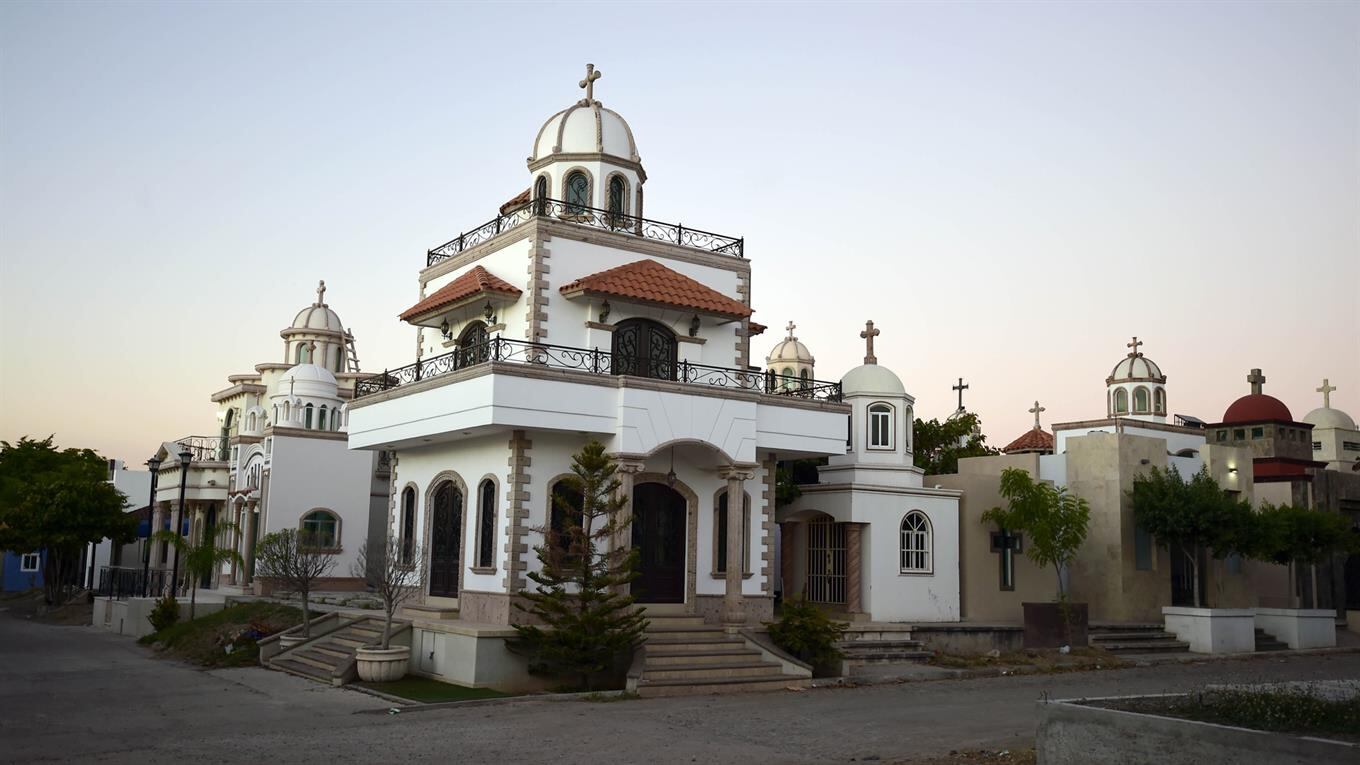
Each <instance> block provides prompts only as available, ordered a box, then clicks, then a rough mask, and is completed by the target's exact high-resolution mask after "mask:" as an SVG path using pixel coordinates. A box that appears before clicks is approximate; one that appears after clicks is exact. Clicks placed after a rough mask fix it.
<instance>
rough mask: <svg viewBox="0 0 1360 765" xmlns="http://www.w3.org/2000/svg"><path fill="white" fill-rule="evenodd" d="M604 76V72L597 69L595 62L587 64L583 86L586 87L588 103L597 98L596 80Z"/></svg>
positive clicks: (582, 81)
mask: <svg viewBox="0 0 1360 765" xmlns="http://www.w3.org/2000/svg"><path fill="white" fill-rule="evenodd" d="M602 76H604V72H597V71H595V65H594V64H586V78H585V79H584V80H581V87H583V88H585V89H586V103H587V104H588V103H590V102H591V101H594V100H595V81H596V80H598V79H600V78H601V77H602Z"/></svg>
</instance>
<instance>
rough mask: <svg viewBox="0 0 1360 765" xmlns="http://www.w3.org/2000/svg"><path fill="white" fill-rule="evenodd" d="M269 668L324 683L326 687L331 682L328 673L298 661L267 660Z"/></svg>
mask: <svg viewBox="0 0 1360 765" xmlns="http://www.w3.org/2000/svg"><path fill="white" fill-rule="evenodd" d="M269 666H270V668H272V669H278V670H282V671H284V672H288V673H290V674H294V675H301V676H302V677H306V678H309V679H312V680H316V681H318V682H322V683H326V684H327V685H329V684H330V682H331V673H330V672H329V671H327V670H324V669H321V668H319V667H314V666H312V665H310V664H304V663H302V662H300V661H294V660H292V659H279V658H275V659H270V660H269Z"/></svg>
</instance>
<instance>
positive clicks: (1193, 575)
mask: <svg viewBox="0 0 1360 765" xmlns="http://www.w3.org/2000/svg"><path fill="white" fill-rule="evenodd" d="M1185 557H1186V558H1188V559H1189V560H1190V589H1191V590H1192V594H1193V595H1194V604H1195V608H1203V607H1204V604H1202V603H1200V601H1199V546H1198V545H1197V546H1195V548H1194V552H1193V553H1191V552H1186V553H1185Z"/></svg>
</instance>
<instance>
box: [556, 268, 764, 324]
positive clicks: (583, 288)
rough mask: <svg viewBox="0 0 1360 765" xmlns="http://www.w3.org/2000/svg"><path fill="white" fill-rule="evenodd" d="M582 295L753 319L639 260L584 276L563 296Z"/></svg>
mask: <svg viewBox="0 0 1360 765" xmlns="http://www.w3.org/2000/svg"><path fill="white" fill-rule="evenodd" d="M581 293H586V294H592V295H604V296H606V297H612V298H622V299H624V300H634V301H638V302H642V303H651V304H653V305H660V306H665V307H668V308H684V309H687V310H693V311H699V312H702V313H708V314H716V315H718V316H726V317H729V318H733V319H741V318H745V317H747V316H750V315H751V309H750V308H748V307H746V306H745V305H743V304H742V303H740V302H738V301H736V300H733V299H732V298H730V297H728V296H726V295H724V294H722V293H721V292H718V291H717V290H715V289H712V288H711V287H707V286H705V285H703V284H700V283H699V282H697V281H695V280H693V279H691V278H689V277H688V276H685V275H684V274H682V273H679V272H677V271H673V270H671V269H669V268H667V267H665V266H663V265H661V264H660V263H658V262H656V261H655V260H639V261H637V262H635V263H629V264H627V265H623V266H619V267H617V268H611V269H609V270H607V271H601V272H599V273H597V274H591V275H590V276H583V277H581V278H580V279H577V280H576V281H574V282H572V283H570V284H567V285H565V286H564V287H562V294H563V295H567V296H571V295H576V294H581Z"/></svg>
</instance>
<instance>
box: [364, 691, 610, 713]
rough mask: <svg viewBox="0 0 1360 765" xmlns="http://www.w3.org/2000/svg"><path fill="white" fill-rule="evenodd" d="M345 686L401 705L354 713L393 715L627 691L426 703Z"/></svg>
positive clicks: (578, 699) (559, 699)
mask: <svg viewBox="0 0 1360 765" xmlns="http://www.w3.org/2000/svg"><path fill="white" fill-rule="evenodd" d="M344 687H345V688H348V689H350V690H352V691H358V692H360V693H367V694H369V695H370V696H376V697H378V698H381V699H386V700H388V701H392V702H395V703H397V704H400V705H401V706H399V707H392V708H389V709H360V710H357V711H355V712H354V714H356V715H392V714H408V713H411V712H432V711H435V710H439V709H464V708H471V707H495V706H505V705H509V704H522V703H524V702H526V701H551V702H560V701H583V700H584V699H585V697H587V696H596V697H614V696H621V695H623V694H624V693H626V691H587V692H585V693H539V694H528V695H525V696H507V697H505V698H500V699H468V700H467V701H436V702H432V703H425V702H421V701H412V700H411V699H404V698H401V697H399V696H392V695H390V694H386V693H383V692H381V691H375V690H373V689H372V688H364V687H361V686H359V685H346V686H344Z"/></svg>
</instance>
